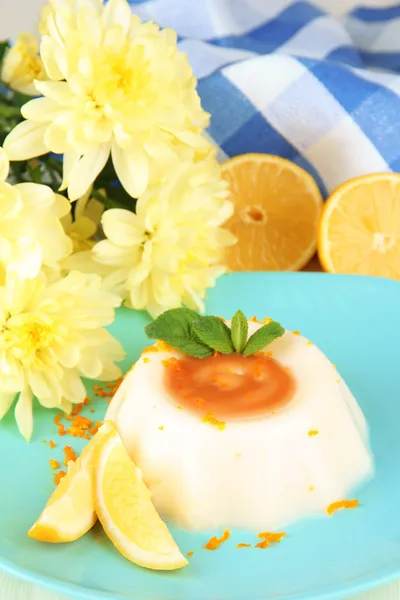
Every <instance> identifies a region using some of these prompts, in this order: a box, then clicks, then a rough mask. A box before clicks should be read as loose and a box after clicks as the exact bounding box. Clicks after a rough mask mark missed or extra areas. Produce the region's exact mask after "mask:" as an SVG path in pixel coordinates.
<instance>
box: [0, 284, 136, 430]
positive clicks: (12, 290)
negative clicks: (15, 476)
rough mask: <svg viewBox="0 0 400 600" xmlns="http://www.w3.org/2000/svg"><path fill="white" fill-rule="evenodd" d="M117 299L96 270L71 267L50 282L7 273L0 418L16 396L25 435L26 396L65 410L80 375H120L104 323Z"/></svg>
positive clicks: (1, 314)
mask: <svg viewBox="0 0 400 600" xmlns="http://www.w3.org/2000/svg"><path fill="white" fill-rule="evenodd" d="M119 303H120V300H119V298H118V297H117V296H115V295H114V294H111V293H110V292H107V291H106V290H104V288H103V287H102V284H101V279H100V277H98V276H96V275H84V274H82V273H78V272H75V273H70V274H69V275H68V276H67V277H65V278H63V279H59V280H58V281H56V282H53V283H46V282H45V281H44V279H43V278H42V277H40V278H39V277H38V278H36V279H29V280H25V281H24V282H21V281H20V280H19V279H18V277H16V276H10V277H8V278H7V282H6V285H5V286H3V287H0V419H1V418H3V417H4V415H5V414H6V413H7V412H8V410H9V409H10V408H11V406H12V404H13V402H14V400H15V398H16V397H17V396H18V401H17V404H16V407H15V418H16V421H17V424H18V427H19V430H20V432H21V433H22V435H23V436H24V437H25V438H26V439H27V440H29V439H30V437H31V434H32V429H33V413H32V400H33V397H34V396H36V397H37V399H38V400H39V402H40V404H42V406H44V407H45V408H56V407H58V408H60V409H61V410H64V411H65V412H69V411H70V410H71V408H72V404H76V403H78V402H82V401H83V400H84V398H85V396H86V390H85V386H84V385H83V383H82V381H81V376H83V377H90V378H93V379H100V380H104V381H109V380H113V379H116V378H117V377H119V376H120V374H121V373H120V369H119V368H118V367H117V366H116V365H115V362H118V361H120V360H121V359H122V358H123V357H124V351H123V349H122V347H121V345H120V343H119V342H118V341H117V340H116V339H115V338H113V337H112V336H111V334H110V333H109V332H108V331H107V330H106V329H104V327H105V326H107V325H109V324H110V323H112V321H113V320H114V308H115V307H116V306H118V304H119Z"/></svg>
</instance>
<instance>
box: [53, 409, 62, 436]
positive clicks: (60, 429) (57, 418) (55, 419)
mask: <svg viewBox="0 0 400 600" xmlns="http://www.w3.org/2000/svg"><path fill="white" fill-rule="evenodd" d="M62 416H63V414H62V413H58V414H56V416H55V417H54V423H55V424H56V425H57V430H58V435H65V427H64V425H63V424H62V423H60V419H62Z"/></svg>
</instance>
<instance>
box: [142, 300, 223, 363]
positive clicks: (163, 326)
mask: <svg viewBox="0 0 400 600" xmlns="http://www.w3.org/2000/svg"><path fill="white" fill-rule="evenodd" d="M196 319H199V315H198V314H197V313H196V312H195V311H194V310H190V309H189V308H173V309H171V310H167V311H166V312H164V313H162V314H161V315H160V316H159V317H157V319H155V321H153V322H152V323H150V324H149V325H147V326H146V327H145V332H146V335H147V337H148V338H150V339H154V340H163V341H164V342H166V343H167V344H169V345H170V346H173V347H174V348H177V349H178V350H180V351H181V352H183V353H184V354H187V355H188V356H192V357H193V358H206V357H207V356H211V355H212V354H213V351H212V349H211V348H210V347H208V345H206V344H204V343H202V341H201V340H199V339H198V338H197V337H196V335H195V334H194V332H193V329H192V324H193V322H194V321H195V320H196Z"/></svg>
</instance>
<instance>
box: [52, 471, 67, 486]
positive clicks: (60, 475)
mask: <svg viewBox="0 0 400 600" xmlns="http://www.w3.org/2000/svg"><path fill="white" fill-rule="evenodd" d="M65 476H66V472H65V471H59V472H58V473H57V474H56V475H54V483H55V484H56V485H58V484H59V483H60V481H61V479H62V478H63V477H65Z"/></svg>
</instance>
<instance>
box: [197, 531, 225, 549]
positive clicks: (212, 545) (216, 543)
mask: <svg viewBox="0 0 400 600" xmlns="http://www.w3.org/2000/svg"><path fill="white" fill-rule="evenodd" d="M230 535H231V532H230V531H229V529H226V530H225V531H224V534H223V535H222V537H220V538H217V537H216V536H215V535H214V536H213V537H212V538H211V539H210V540H209V541H208V542H207V544H206V545H205V546H204V549H205V550H217V548H219V547H220V545H221V544H223V543H224V542H226V540H228V539H229V537H230Z"/></svg>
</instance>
